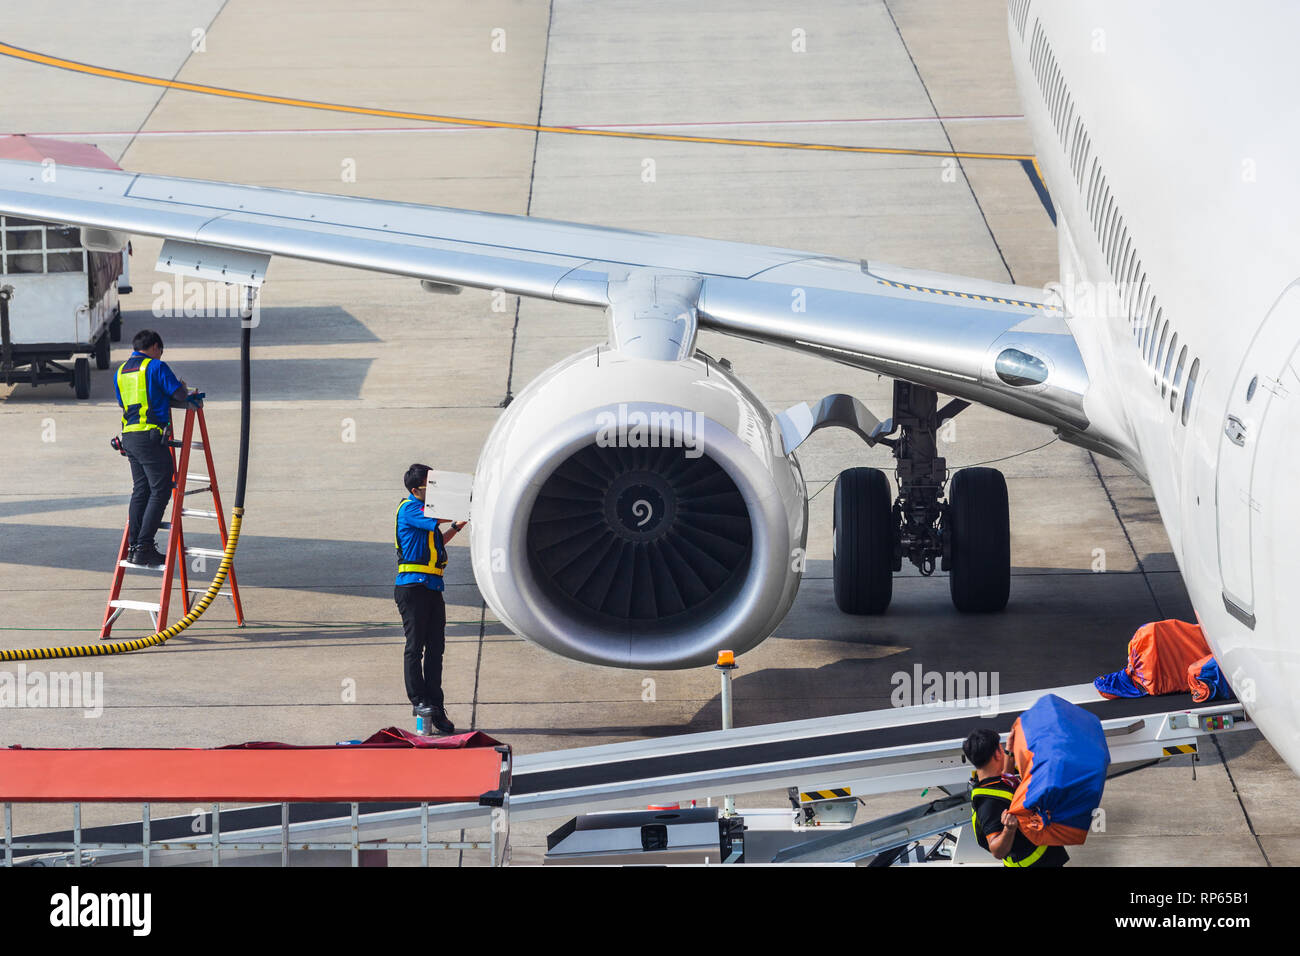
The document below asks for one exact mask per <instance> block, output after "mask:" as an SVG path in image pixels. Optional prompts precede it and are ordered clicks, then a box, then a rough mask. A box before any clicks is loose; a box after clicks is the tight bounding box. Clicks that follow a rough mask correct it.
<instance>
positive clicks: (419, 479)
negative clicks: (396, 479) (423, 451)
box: [402, 465, 433, 491]
mask: <svg viewBox="0 0 1300 956" xmlns="http://www.w3.org/2000/svg"><path fill="white" fill-rule="evenodd" d="M432 470H433V469H432V468H430V467H429V466H428V465H412V466H411V467H410V468H408V469H406V474H405V475H404V476H403V477H402V483H403V484H405V485H406V490H407V491H414V490H415V489H416V488H419V487H420V486H421V485H422V484H424V481H425V479H426V478H428V477H429V472H430V471H432Z"/></svg>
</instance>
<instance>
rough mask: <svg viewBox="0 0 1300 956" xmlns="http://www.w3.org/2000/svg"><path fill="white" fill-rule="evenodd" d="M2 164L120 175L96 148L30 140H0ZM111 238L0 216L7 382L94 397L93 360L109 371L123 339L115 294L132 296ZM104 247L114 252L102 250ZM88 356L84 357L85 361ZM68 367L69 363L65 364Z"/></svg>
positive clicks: (1, 331)
mask: <svg viewBox="0 0 1300 956" xmlns="http://www.w3.org/2000/svg"><path fill="white" fill-rule="evenodd" d="M0 159H25V160H34V161H39V162H41V163H42V164H43V167H44V168H43V170H42V175H44V176H49V177H50V178H51V179H55V178H57V176H58V169H59V166H60V165H69V166H91V167H95V168H100V169H117V168H118V166H117V164H116V163H114V162H113V161H112V160H111V159H109V158H108V157H107V156H105V155H104V154H103V153H102V152H100V151H99V150H98V149H96V148H95V147H94V146H90V145H87V144H84V143H66V142H63V141H62V140H56V139H48V138H38V137H32V136H3V137H0ZM118 238H120V237H115V236H114V235H113V234H111V233H105V232H102V231H99V230H82V229H78V228H76V227H75V226H65V225H61V224H59V223H51V222H42V221H39V220H35V219H22V218H19V217H16V216H0V377H2V378H3V380H4V384H6V385H13V384H15V383H19V382H30V383H31V384H32V385H33V386H36V385H41V384H45V383H49V382H64V383H66V384H68V385H71V386H72V387H73V389H74V391H75V392H76V396H77V398H79V399H85V398H89V397H90V358H89V357H90V356H93V357H94V359H95V367H96V368H98V369H101V370H103V369H107V368H108V366H109V351H110V343H112V342H116V341H118V340H119V339H121V337H122V309H121V306H120V304H119V302H118V296H119V295H120V294H124V293H127V292H130V291H131V289H130V286H129V285H128V281H129V280H128V278H127V270H126V252H127V250H126V249H125V248H123V245H124V244H121V243H117V242H116V241H115V240H116V239H118ZM105 242H107V243H108V244H109V245H110V246H114V245H115V246H116V249H114V250H112V251H105V248H106V247H105ZM81 356H86V357H81ZM69 362H71V364H70V365H69V364H68V363H69Z"/></svg>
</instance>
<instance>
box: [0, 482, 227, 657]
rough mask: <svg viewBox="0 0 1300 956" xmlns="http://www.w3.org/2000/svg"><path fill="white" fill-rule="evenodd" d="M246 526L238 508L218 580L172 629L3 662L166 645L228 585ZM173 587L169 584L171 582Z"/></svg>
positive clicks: (17, 653)
mask: <svg viewBox="0 0 1300 956" xmlns="http://www.w3.org/2000/svg"><path fill="white" fill-rule="evenodd" d="M243 523H244V509H243V508H241V507H239V506H238V505H236V506H235V508H234V510H233V512H232V513H231V517H230V533H229V534H228V535H227V536H226V550H225V553H224V554H222V556H221V564H220V565H219V566H218V567H217V574H216V577H214V578H213V579H212V583H211V584H209V585H208V590H207V592H206V593H205V594H204V595H203V596H202V597H201V598H199V599H198V600H197V601H195V602H194V606H193V607H192V608H190V611H189V613H188V614H186V615H185V616H184V617H183V618H181V619H180V620H179V621H177V622H176V623H175V624H173V625H172V626H171V627H169V628H166V629H164V630H161V631H157V632H155V633H153V634H150V635H149V636H148V637H141V638H137V639H135V640H133V641H112V642H109V643H104V644H78V645H76V646H74V647H35V648H29V649H26V650H11V651H0V661H38V660H39V661H48V660H53V659H55V658H59V657H103V656H104V655H106V654H125V653H127V652H129V651H140V650H144V649H145V648H146V647H156V646H157V645H159V644H163V643H165V642H166V641H169V640H171V639H172V638H173V637H175V636H176V635H177V634H179V633H180V632H181V631H183V630H185V629H186V628H187V627H189V626H190V625H191V624H193V623H194V622H195V621H197V620H198V619H199V618H200V617H202V616H203V612H204V611H206V610H207V609H208V605H209V604H211V603H212V602H213V600H214V599H215V598H216V596H217V594H218V593H219V592H220V591H221V585H222V584H224V583H225V581H226V575H227V574H229V573H230V566H231V564H233V563H234V560H235V547H236V545H238V544H239V527H240V525H242V524H243ZM168 586H170V582H168Z"/></svg>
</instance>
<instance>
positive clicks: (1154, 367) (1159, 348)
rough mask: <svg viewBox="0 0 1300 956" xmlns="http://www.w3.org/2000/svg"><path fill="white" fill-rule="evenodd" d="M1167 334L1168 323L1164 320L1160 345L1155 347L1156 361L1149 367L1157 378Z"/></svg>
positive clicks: (1163, 355)
mask: <svg viewBox="0 0 1300 956" xmlns="http://www.w3.org/2000/svg"><path fill="white" fill-rule="evenodd" d="M1168 334H1169V322H1168V321H1167V320H1166V322H1165V324H1164V325H1162V326H1161V327H1160V344H1159V345H1158V346H1157V347H1156V360H1155V362H1153V363H1152V365H1151V369H1152V371H1154V372H1155V373H1156V376H1157V377H1159V375H1160V363H1161V362H1162V361H1163V360H1164V357H1165V336H1166V335H1168ZM1161 394H1163V393H1161Z"/></svg>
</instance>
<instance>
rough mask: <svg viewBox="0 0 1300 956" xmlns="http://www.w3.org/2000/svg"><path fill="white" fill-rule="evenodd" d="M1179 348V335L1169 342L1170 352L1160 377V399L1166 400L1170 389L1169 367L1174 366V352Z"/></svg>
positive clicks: (1166, 356)
mask: <svg viewBox="0 0 1300 956" xmlns="http://www.w3.org/2000/svg"><path fill="white" fill-rule="evenodd" d="M1177 348H1178V333H1177V332H1175V333H1174V337H1173V338H1172V339H1170V340H1169V351H1168V352H1167V353H1166V354H1165V370H1164V373H1163V374H1162V375H1161V376H1160V397H1161V398H1164V397H1165V395H1166V393H1167V391H1168V388H1169V367H1170V366H1171V365H1173V364H1174V350H1175V349H1177Z"/></svg>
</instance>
